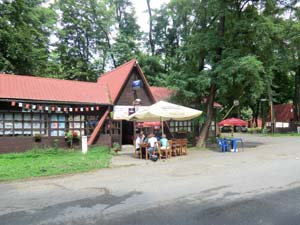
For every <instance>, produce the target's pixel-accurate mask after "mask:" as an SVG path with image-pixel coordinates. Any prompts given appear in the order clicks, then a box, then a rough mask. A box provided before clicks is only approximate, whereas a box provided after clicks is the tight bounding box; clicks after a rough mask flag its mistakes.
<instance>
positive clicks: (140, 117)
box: [128, 101, 202, 133]
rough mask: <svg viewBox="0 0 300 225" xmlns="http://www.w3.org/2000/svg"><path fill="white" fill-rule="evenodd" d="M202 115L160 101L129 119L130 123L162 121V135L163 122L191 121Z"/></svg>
mask: <svg viewBox="0 0 300 225" xmlns="http://www.w3.org/2000/svg"><path fill="white" fill-rule="evenodd" d="M201 114H202V111H200V110H196V109H192V108H189V107H185V106H181V105H176V104H172V103H169V102H165V101H159V102H157V103H155V104H153V105H151V106H149V108H147V109H146V110H143V111H138V112H136V113H133V114H131V115H130V116H129V117H128V120H130V121H139V122H141V121H162V133H163V132H164V129H163V128H164V127H163V121H168V120H178V121H183V120H191V119H194V118H196V117H198V116H200V115H201Z"/></svg>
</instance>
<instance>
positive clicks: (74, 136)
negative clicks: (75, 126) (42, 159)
mask: <svg viewBox="0 0 300 225" xmlns="http://www.w3.org/2000/svg"><path fill="white" fill-rule="evenodd" d="M65 140H66V142H67V143H68V146H69V147H70V148H73V144H74V143H78V142H79V140H80V135H79V132H78V131H69V132H67V133H66V134H65Z"/></svg>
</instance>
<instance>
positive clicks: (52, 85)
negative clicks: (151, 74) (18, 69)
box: [0, 59, 155, 105]
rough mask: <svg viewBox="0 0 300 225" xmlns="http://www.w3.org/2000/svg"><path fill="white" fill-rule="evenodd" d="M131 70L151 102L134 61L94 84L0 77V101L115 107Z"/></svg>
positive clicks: (25, 77) (141, 73)
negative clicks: (140, 82) (139, 79)
mask: <svg viewBox="0 0 300 225" xmlns="http://www.w3.org/2000/svg"><path fill="white" fill-rule="evenodd" d="M134 67H135V68H136V69H137V71H138V72H139V74H140V76H141V78H142V80H143V83H144V86H145V88H146V89H147V90H148V92H149V95H150V98H151V99H152V100H153V102H154V101H155V100H154V97H153V95H152V93H151V91H150V87H149V84H148V82H147V80H146V78H145V76H144V74H143V72H142V70H141V68H140V66H139V65H138V64H137V61H136V59H132V60H131V61H129V62H127V63H125V64H123V65H121V66H119V67H117V68H116V69H114V70H112V71H109V72H107V73H104V74H103V75H101V76H100V77H99V79H98V82H97V83H92V82H82V81H73V80H61V79H53V78H44V77H34V76H23V75H9V74H0V99H7V100H10V99H11V100H13V99H14V100H17V99H22V100H28V101H30V100H31V101H53V102H63V103H85V104H89V103H90V104H103V105H110V104H113V103H116V101H117V99H118V97H119V95H120V94H121V90H122V88H123V87H124V85H125V84H126V81H127V80H128V77H129V75H130V73H131V71H132V69H133V68H134Z"/></svg>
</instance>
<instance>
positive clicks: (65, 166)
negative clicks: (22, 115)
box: [0, 146, 111, 181]
mask: <svg viewBox="0 0 300 225" xmlns="http://www.w3.org/2000/svg"><path fill="white" fill-rule="evenodd" d="M110 159H111V154H110V153H109V149H108V148H107V147H99V146H98V147H93V148H90V149H89V151H88V152H87V154H86V155H83V154H82V153H81V152H80V151H69V150H64V149H55V148H49V149H38V148H35V149H34V150H31V151H27V152H24V153H10V154H1V155H0V181H4V180H15V179H22V178H30V177H40V176H51V175H59V174H70V173H77V172H86V171H90V170H93V169H100V168H106V167H108V166H109V162H110Z"/></svg>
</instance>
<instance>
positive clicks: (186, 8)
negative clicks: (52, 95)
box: [0, 0, 300, 143]
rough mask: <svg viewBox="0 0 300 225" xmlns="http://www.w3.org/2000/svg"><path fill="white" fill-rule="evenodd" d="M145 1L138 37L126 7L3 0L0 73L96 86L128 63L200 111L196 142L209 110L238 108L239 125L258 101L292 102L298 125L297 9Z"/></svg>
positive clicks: (233, 1) (123, 0) (254, 2)
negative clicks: (145, 11) (145, 25)
mask: <svg viewBox="0 0 300 225" xmlns="http://www.w3.org/2000/svg"><path fill="white" fill-rule="evenodd" d="M143 1H144V2H145V4H147V7H148V8H147V9H148V17H149V29H148V30H147V31H146V32H145V31H143V30H142V29H141V28H140V27H139V25H138V23H137V18H136V14H135V9H134V5H133V3H132V1H131V0H112V1H109V0H88V1H82V0H79V1H75V0H57V1H55V3H53V4H52V5H50V6H49V5H47V4H45V2H44V1H43V0H27V1H25V0H2V1H0V9H1V10H0V15H1V16H0V70H1V72H5V73H16V74H24V75H26V74H29V75H39V76H49V77H58V78H62V79H74V80H83V81H95V80H96V79H97V77H98V76H99V74H101V73H103V72H105V71H106V70H109V69H112V68H114V67H116V66H118V65H120V64H122V63H124V62H126V61H129V60H130V59H131V58H133V57H136V58H138V61H139V63H140V65H141V67H142V68H143V70H144V72H145V74H146V76H147V78H148V80H149V83H150V84H151V85H155V86H164V87H171V88H173V89H175V90H177V96H176V98H177V99H176V101H178V102H180V103H182V104H185V105H189V106H193V107H196V108H201V109H204V110H205V111H206V115H205V116H206V120H205V124H204V126H203V129H202V132H201V134H200V136H201V137H202V139H201V140H203V141H204V140H205V139H206V136H207V131H208V127H209V124H210V123H211V121H212V119H213V115H212V107H213V102H214V101H218V102H219V103H221V104H222V105H223V106H224V109H225V110H223V111H224V112H226V110H228V109H229V108H231V106H232V104H233V102H234V101H235V100H238V101H239V103H240V104H239V105H240V107H238V108H236V109H235V110H233V111H232V112H231V113H232V115H234V116H241V117H243V116H248V114H249V110H250V111H252V114H253V117H257V116H258V115H259V113H260V106H261V103H262V102H261V99H265V98H267V99H269V101H270V102H274V103H287V102H294V105H295V116H296V119H297V120H300V108H299V103H300V60H299V55H300V9H299V3H298V1H296V0H285V1H275V0H225V1H219V0H170V2H169V3H168V4H164V5H161V7H160V8H158V9H153V8H152V3H153V1H151V0H143ZM203 98H206V99H207V101H206V104H203ZM244 112H245V115H244ZM203 141H202V143H203ZM200 142H201V141H200Z"/></svg>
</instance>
